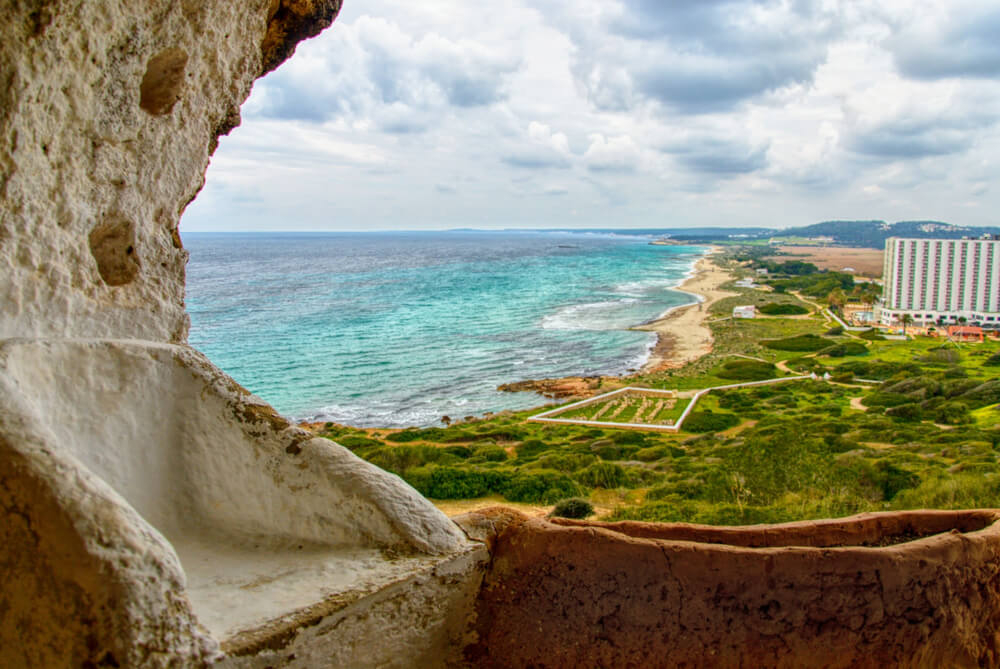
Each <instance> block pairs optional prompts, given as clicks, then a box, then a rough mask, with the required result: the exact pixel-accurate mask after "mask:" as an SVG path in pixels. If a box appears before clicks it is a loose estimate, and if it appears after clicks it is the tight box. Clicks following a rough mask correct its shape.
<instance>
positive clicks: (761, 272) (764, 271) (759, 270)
mask: <svg viewBox="0 0 1000 669" xmlns="http://www.w3.org/2000/svg"><path fill="white" fill-rule="evenodd" d="M757 276H767V268H766V267H758V268H757Z"/></svg>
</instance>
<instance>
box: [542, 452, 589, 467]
mask: <svg viewBox="0 0 1000 669" xmlns="http://www.w3.org/2000/svg"><path fill="white" fill-rule="evenodd" d="M595 460H597V457H596V456H594V455H591V454H590V453H549V454H547V455H543V456H541V457H540V458H538V459H537V460H535V461H534V462H533V463H532V464H531V466H532V467H536V468H538V469H555V470H556V471H560V472H575V471H576V470H578V469H583V468H584V467H586V466H587V465H589V464H591V463H592V462H594V461H595Z"/></svg>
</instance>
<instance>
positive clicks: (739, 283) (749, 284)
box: [733, 279, 757, 288]
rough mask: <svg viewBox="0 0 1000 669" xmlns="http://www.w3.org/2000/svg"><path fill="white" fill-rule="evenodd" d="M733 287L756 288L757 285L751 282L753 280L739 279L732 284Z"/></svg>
mask: <svg viewBox="0 0 1000 669" xmlns="http://www.w3.org/2000/svg"><path fill="white" fill-rule="evenodd" d="M733 285H734V286H736V287H737V288H756V287H757V284H756V283H754V282H753V279H739V280H737V281H734V282H733Z"/></svg>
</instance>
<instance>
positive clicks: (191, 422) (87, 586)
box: [0, 0, 485, 668]
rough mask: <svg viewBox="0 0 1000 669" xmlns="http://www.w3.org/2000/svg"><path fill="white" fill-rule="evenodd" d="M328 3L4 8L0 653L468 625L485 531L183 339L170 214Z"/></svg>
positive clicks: (12, 661) (371, 635)
mask: <svg viewBox="0 0 1000 669" xmlns="http://www.w3.org/2000/svg"><path fill="white" fill-rule="evenodd" d="M339 7H340V0H244V1H241V2H228V1H222V0H208V1H204V2H203V1H197V2H195V1H192V0H180V1H176V0H148V1H143V2H131V3H128V2H120V1H112V2H101V1H98V0H65V1H60V2H52V1H51V0H15V1H14V2H9V3H6V4H3V5H2V6H0V266H2V267H3V271H2V272H0V508H2V510H3V514H4V522H3V523H2V525H0V582H2V583H3V589H2V590H0V666H4V667H46V668H48V667H80V666H87V667H97V666H120V667H168V666H169V667H198V666H208V665H209V664H213V663H215V662H217V661H218V660H220V659H223V658H226V657H227V656H228V654H229V652H230V651H234V652H235V650H236V649H239V650H240V653H239V658H240V660H239V661H240V663H242V664H244V665H245V666H265V665H268V666H279V665H287V664H288V662H289V660H288V656H287V654H286V655H279V654H276V652H275V648H277V647H278V646H280V645H281V643H287V644H290V645H288V648H292V650H291V652H290V654H291V655H292V656H295V655H296V654H297V655H298V656H299V657H300V658H311V661H310V662H308V663H304V662H305V661H304V660H303V661H299V663H298V665H296V666H323V662H324V660H322V659H321V658H322V657H323V656H322V655H321V654H322V653H326V655H325V657H326V658H327V660H325V661H326V662H327V663H328V666H334V665H333V664H330V663H335V662H336V663H341V664H343V665H344V666H348V665H349V666H365V665H366V664H370V663H381V664H384V658H385V654H382V655H379V654H378V653H371V652H368V650H367V649H366V648H365V647H364V645H363V644H361V645H359V644H360V642H359V640H361V639H366V640H367V641H365V642H364V643H369V642H372V643H373V642H374V641H373V640H374V639H377V638H378V636H379V635H380V634H387V635H390V636H392V637H393V638H394V639H395V642H394V645H393V644H386V652H389V650H391V649H396V650H405V651H406V652H405V653H403V654H402V655H401V657H424V658H427V657H433V658H434V659H435V660H436V661H444V656H443V655H441V653H442V652H443V650H442V648H443V647H444V645H447V644H448V643H451V641H452V640H453V639H457V638H458V637H460V636H461V633H462V632H463V631H464V630H465V628H466V623H467V615H468V613H469V611H470V601H471V593H474V592H475V590H476V588H477V587H478V583H479V581H480V579H481V574H482V571H483V565H484V562H485V552H484V548H483V547H482V546H479V545H477V544H474V543H472V542H469V541H468V539H467V538H466V537H465V536H464V535H463V534H462V532H461V531H460V530H459V529H458V528H457V527H456V526H455V525H454V524H453V523H451V522H450V521H449V520H448V519H447V518H446V517H445V516H444V515H443V514H441V513H440V512H439V511H437V509H435V508H434V507H433V505H431V504H430V503H429V502H428V501H427V500H425V499H423V498H422V497H421V496H420V495H418V494H417V493H416V492H415V491H414V490H413V489H412V488H410V487H409V486H407V485H406V484H405V483H403V482H402V481H401V480H400V479H399V478H398V477H396V476H394V475H391V474H388V473H386V472H383V471H381V470H379V469H377V468H375V467H373V466H371V465H369V464H367V463H365V462H364V461H362V460H360V459H358V458H356V457H355V456H354V455H353V454H352V453H351V452H350V451H348V450H346V449H343V448H341V447H339V446H337V445H336V444H333V443H332V442H329V441H327V440H325V439H316V438H313V436H312V435H311V434H309V433H307V432H305V431H303V430H300V429H298V428H295V427H292V426H290V425H289V424H288V423H287V422H286V421H285V420H284V419H283V418H282V417H281V416H279V415H278V414H277V413H276V412H275V411H274V409H272V408H271V407H269V406H267V405H266V404H265V403H264V402H262V401H261V400H259V399H258V398H256V397H254V396H252V395H250V394H249V393H248V392H247V391H245V390H244V389H242V388H241V387H240V386H239V385H237V384H236V383H235V382H234V381H233V380H232V379H230V378H229V377H228V376H226V375H225V374H224V373H223V372H221V371H220V370H218V369H216V368H215V367H214V366H213V365H212V364H211V363H210V362H208V361H207V360H206V359H205V358H204V356H202V355H200V354H199V353H197V352H196V351H193V350H192V349H190V348H189V347H188V346H186V345H185V343H184V342H185V341H186V338H187V327H188V319H187V315H186V313H185V311H184V265H185V262H186V260H187V254H186V252H185V251H184V249H183V248H182V244H181V239H180V235H179V233H178V230H177V225H178V220H179V217H180V214H181V212H182V211H183V209H184V207H185V206H186V205H187V203H188V202H190V201H191V199H192V198H193V197H194V196H195V194H196V193H197V192H198V190H199V189H200V187H201V185H202V183H203V178H204V173H205V169H206V167H207V164H208V158H209V155H210V154H211V152H212V151H214V149H215V147H216V145H217V138H218V136H219V135H220V134H222V133H226V132H228V131H229V130H230V129H231V128H233V127H234V126H236V125H238V124H239V105H240V104H241V103H242V102H243V101H244V100H245V99H246V97H247V95H248V94H249V92H250V87H251V85H252V83H253V81H254V79H256V78H257V77H258V76H260V75H261V74H262V73H264V72H266V71H269V70H271V69H273V68H274V67H276V66H277V65H278V64H279V63H280V62H281V61H283V60H284V59H285V58H287V57H288V56H290V55H291V53H292V51H293V50H294V48H295V44H296V43H297V42H298V41H299V40H301V39H303V38H305V37H308V36H311V35H315V34H317V33H318V32H319V31H320V30H322V29H323V28H325V27H326V26H327V25H329V23H330V22H331V21H332V20H333V18H334V17H335V16H336V13H337V11H338V9H339ZM421 606H423V607H425V610H423V613H422V618H421V621H422V622H421V624H420V625H413V624H412V623H413V622H414V620H416V618H415V617H414V611H415V610H416V609H417V608H420V607H421ZM317 611H321V612H322V615H320V616H319V617H318V618H315V620H314V619H313V618H310V615H312V614H314V613H316V612H317ZM331 621H332V622H331ZM300 623H301V624H300ZM313 623H315V624H313ZM327 624H330V625H333V626H335V627H337V628H339V629H341V630H343V633H342V634H329V633H327V632H323V633H322V634H319V633H318V632H319V631H321V630H324V629H326V625H327ZM366 625H377V626H378V628H377V629H373V628H369V627H366ZM300 627H301V629H300ZM305 628H309V629H308V631H307V630H306V629H305ZM251 638H254V639H263V640H264V641H263V642H261V643H259V644H258V645H257V646H254V645H253V644H250V645H249V646H247V645H246V644H243V645H241V644H240V641H239V640H240V639H244V640H245V639H251ZM279 642H281V643H279ZM455 645H456V647H457V646H458V645H460V644H455ZM418 647H419V648H418ZM417 650H420V651H421V652H420V653H418V652H417ZM334 651H335V652H334ZM261 653H263V654H264V655H267V658H266V659H262V658H261V656H260V655H261ZM317 653H320V655H318V654H317ZM334 658H337V659H336V660H335V659H334ZM229 659H233V657H231V656H230V657H229ZM293 665H294V663H293Z"/></svg>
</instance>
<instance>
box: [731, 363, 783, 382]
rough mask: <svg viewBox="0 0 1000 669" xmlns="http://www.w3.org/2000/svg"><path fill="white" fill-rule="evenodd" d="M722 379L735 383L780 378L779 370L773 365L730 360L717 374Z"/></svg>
mask: <svg viewBox="0 0 1000 669" xmlns="http://www.w3.org/2000/svg"><path fill="white" fill-rule="evenodd" d="M715 375H716V376H718V377H719V378H720V379H732V380H734V381H763V380H764V379H773V378H775V377H776V376H778V370H777V368H776V367H775V366H774V364H773V363H770V362H764V361H763V360H745V359H737V360H729V361H728V362H725V363H723V364H722V367H721V368H720V369H719V370H718V371H717V372H716V373H715Z"/></svg>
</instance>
